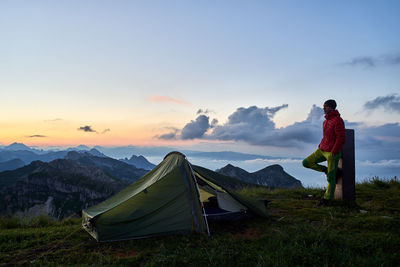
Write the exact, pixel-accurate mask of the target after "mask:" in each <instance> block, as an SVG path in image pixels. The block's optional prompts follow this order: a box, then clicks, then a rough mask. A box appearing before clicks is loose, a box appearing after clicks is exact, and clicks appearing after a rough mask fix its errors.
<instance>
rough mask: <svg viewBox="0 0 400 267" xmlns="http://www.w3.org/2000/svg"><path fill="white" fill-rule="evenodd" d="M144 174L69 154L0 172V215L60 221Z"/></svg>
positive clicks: (108, 160)
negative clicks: (27, 215)
mask: <svg viewBox="0 0 400 267" xmlns="http://www.w3.org/2000/svg"><path fill="white" fill-rule="evenodd" d="M146 173H147V170H144V169H138V168H136V167H134V166H132V165H129V164H127V163H124V162H121V161H119V160H115V159H111V158H104V157H97V156H93V155H91V154H89V153H87V152H83V153H82V152H81V153H79V152H75V151H70V152H68V154H67V155H66V157H65V159H56V160H53V161H51V162H42V161H33V162H31V163H30V164H29V165H26V166H24V167H22V168H19V169H16V170H12V171H4V172H0V215H4V214H14V213H17V212H24V213H27V214H29V215H38V214H42V213H44V214H49V215H51V216H53V217H56V218H64V217H66V216H69V215H70V214H72V213H74V212H79V211H80V210H82V209H84V208H86V207H88V206H92V205H95V204H97V203H99V202H101V201H103V200H105V199H107V198H108V197H110V196H112V195H114V194H116V193H117V192H119V191H120V190H121V189H123V188H125V187H126V186H128V185H129V184H130V183H133V182H135V181H136V180H137V179H139V178H140V177H142V176H143V175H144V174H146Z"/></svg>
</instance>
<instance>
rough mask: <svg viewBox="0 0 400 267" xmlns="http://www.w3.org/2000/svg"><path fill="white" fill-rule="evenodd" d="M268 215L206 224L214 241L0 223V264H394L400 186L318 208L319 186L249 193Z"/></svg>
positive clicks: (72, 225)
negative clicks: (114, 236)
mask: <svg viewBox="0 0 400 267" xmlns="http://www.w3.org/2000/svg"><path fill="white" fill-rule="evenodd" d="M241 193H243V194H246V195H252V196H254V197H257V198H260V199H267V200H269V201H270V203H269V205H268V211H269V213H270V218H268V219H261V218H253V219H249V220H246V221H239V222H231V223H229V224H226V223H224V224H223V223H218V224H215V223H214V224H211V225H210V230H211V236H210V237H208V236H206V235H202V234H190V235H171V236H162V237H154V238H149V239H140V240H129V241H120V242H112V243H97V242H96V241H95V240H94V239H93V238H91V237H90V236H89V234H87V233H86V232H85V231H83V230H82V229H81V226H80V219H79V218H69V219H66V220H64V221H61V222H59V221H54V220H52V219H50V218H47V217H41V218H36V219H32V220H26V219H25V220H24V219H20V218H16V217H13V218H2V219H0V265H37V266H54V265H81V266H82V265H83V266H85V265H95V266H98V265H112V266H125V265H126V266H293V265H303V266H304V265H306V266H332V265H333V266H340V265H351V266H396V265H397V266H398V263H399V262H400V254H399V253H400V252H399V248H400V228H399V222H400V182H399V181H398V180H397V179H396V178H395V179H391V180H381V179H379V178H376V177H375V178H373V179H370V180H369V181H365V182H363V183H360V184H357V185H356V193H357V200H356V202H355V203H346V202H342V201H331V202H329V203H325V204H323V205H320V201H319V199H320V198H321V197H322V195H323V193H324V191H323V190H322V189H315V188H305V189H291V190H274V191H270V190H266V189H262V188H255V189H246V190H243V191H242V192H241Z"/></svg>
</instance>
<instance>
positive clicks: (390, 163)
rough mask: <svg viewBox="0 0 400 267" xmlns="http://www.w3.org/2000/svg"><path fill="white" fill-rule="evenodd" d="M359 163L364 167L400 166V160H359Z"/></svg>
mask: <svg viewBox="0 0 400 267" xmlns="http://www.w3.org/2000/svg"><path fill="white" fill-rule="evenodd" d="M357 164H358V165H360V166H363V167H378V168H379V167H384V168H400V160H398V159H391V160H379V161H370V160H366V161H357Z"/></svg>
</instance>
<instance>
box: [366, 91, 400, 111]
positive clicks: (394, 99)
mask: <svg viewBox="0 0 400 267" xmlns="http://www.w3.org/2000/svg"><path fill="white" fill-rule="evenodd" d="M363 107H364V109H365V110H368V111H372V110H375V109H378V108H383V109H384V110H386V111H391V112H399V113H400V97H399V96H397V95H396V94H392V95H387V96H378V97H377V98H375V99H374V100H371V101H368V102H366V103H365V104H364V106H363Z"/></svg>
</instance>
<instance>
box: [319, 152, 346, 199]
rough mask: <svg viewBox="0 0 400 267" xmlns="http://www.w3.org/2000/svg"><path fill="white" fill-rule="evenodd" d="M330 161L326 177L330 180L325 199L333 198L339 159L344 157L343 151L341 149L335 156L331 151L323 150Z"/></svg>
mask: <svg viewBox="0 0 400 267" xmlns="http://www.w3.org/2000/svg"><path fill="white" fill-rule="evenodd" d="M322 153H323V155H324V156H325V157H326V160H327V161H328V173H327V175H326V178H327V180H328V187H327V189H326V192H325V194H324V198H325V199H333V197H334V194H335V189H336V173H337V168H338V163H339V159H340V158H341V157H342V152H341V151H340V152H339V153H337V154H336V155H335V156H333V155H332V153H331V152H322Z"/></svg>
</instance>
